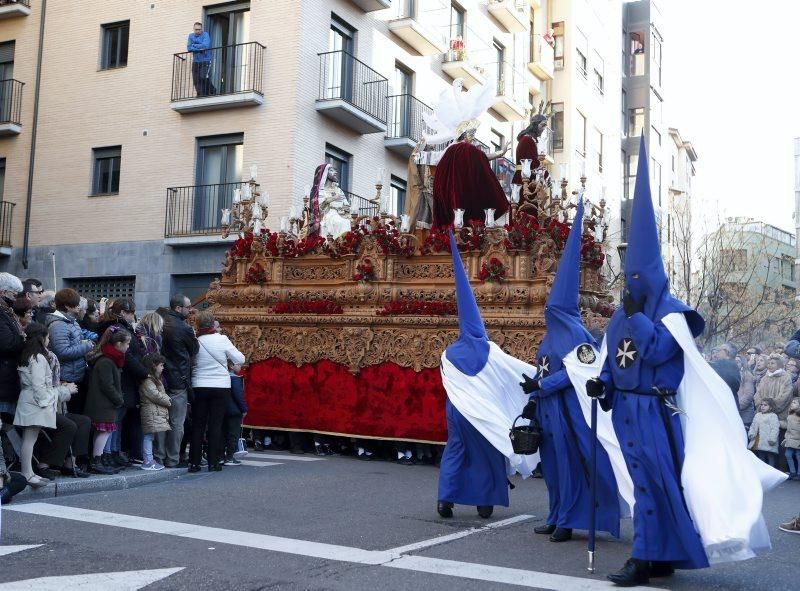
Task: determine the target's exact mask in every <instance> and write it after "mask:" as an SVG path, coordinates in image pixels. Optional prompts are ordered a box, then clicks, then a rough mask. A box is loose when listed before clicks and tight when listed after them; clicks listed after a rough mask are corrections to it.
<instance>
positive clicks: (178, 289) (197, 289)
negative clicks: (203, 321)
mask: <svg viewBox="0 0 800 591" xmlns="http://www.w3.org/2000/svg"><path fill="white" fill-rule="evenodd" d="M217 277H219V275H208V274H205V273H198V274H196V275H195V274H192V275H189V274H187V275H173V276H172V285H171V288H172V289H171V290H170V293H182V294H183V295H185V296H186V297H187V298H189V301H191V302H192V306H193V307H195V308H196V309H197V310H205V309H206V308H208V305H209V303H208V302H207V301H206V299H205V295H206V292H207V291H208V287H209V285H211V282H212V281H214V279H216V278H217Z"/></svg>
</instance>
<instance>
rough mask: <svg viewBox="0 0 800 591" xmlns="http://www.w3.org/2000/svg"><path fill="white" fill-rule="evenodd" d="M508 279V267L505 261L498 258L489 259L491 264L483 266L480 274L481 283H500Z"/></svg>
mask: <svg viewBox="0 0 800 591" xmlns="http://www.w3.org/2000/svg"><path fill="white" fill-rule="evenodd" d="M505 278H506V267H505V265H504V264H503V261H501V260H500V259H498V258H496V257H492V258H490V259H489V263H488V264H487V263H483V265H481V272H480V273H479V274H478V279H480V280H481V281H488V282H489V283H500V282H501V281H503V279H505Z"/></svg>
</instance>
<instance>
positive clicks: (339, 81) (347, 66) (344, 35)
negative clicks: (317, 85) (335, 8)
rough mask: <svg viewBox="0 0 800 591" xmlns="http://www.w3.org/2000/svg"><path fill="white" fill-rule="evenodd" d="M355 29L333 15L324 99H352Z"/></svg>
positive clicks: (329, 34)
mask: <svg viewBox="0 0 800 591" xmlns="http://www.w3.org/2000/svg"><path fill="white" fill-rule="evenodd" d="M355 34H356V32H355V29H353V28H352V27H351V26H350V25H348V24H347V23H345V22H344V21H343V20H341V19H340V18H339V17H337V16H336V15H335V14H332V15H331V28H330V30H329V31H328V54H327V57H326V63H325V74H324V78H325V98H328V99H330V98H340V99H345V100H351V99H352V97H353V86H354V84H353V70H354V63H353V55H354V53H355Z"/></svg>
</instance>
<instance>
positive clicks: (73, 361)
mask: <svg viewBox="0 0 800 591" xmlns="http://www.w3.org/2000/svg"><path fill="white" fill-rule="evenodd" d="M45 325H46V326H47V331H48V332H49V333H50V350H51V351H52V352H53V353H55V354H56V357H58V362H59V363H60V364H61V380H62V381H64V382H74V383H78V382H80V381H82V380H83V376H84V374H85V373H86V354H87V353H88V352H89V351H91V350H92V343H90V342H86V341H84V340H83V330H82V329H81V327H80V325H79V324H78V321H77V320H75V319H74V318H73V317H72V316H70V315H69V314H62V313H61V312H56V313H55V314H48V315H47V319H46V320H45Z"/></svg>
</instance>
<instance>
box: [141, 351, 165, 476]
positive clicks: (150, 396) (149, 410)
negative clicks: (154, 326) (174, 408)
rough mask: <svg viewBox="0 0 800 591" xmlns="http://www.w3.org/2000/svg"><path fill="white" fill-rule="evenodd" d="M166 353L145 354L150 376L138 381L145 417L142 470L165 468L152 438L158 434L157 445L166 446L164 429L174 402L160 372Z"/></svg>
mask: <svg viewBox="0 0 800 591" xmlns="http://www.w3.org/2000/svg"><path fill="white" fill-rule="evenodd" d="M164 361H165V359H164V357H162V356H161V355H158V354H150V355H146V356H145V358H144V360H143V362H144V366H145V368H147V373H148V375H147V377H146V378H145V379H144V380H143V381H142V383H141V384H140V385H139V399H140V401H141V402H140V404H141V406H140V408H139V414H140V415H141V418H142V433H144V438H143V440H142V460H143V463H142V470H150V471H157V470H163V469H164V466H163V465H162V464H159V463H158V462H156V461H155V460H154V459H153V440H154V439H156V438H158V442H157V448H158V449H159V450H163V449H164V444H165V442H166V436H165V433H166V432H167V431H169V430H171V427H170V426H169V407H170V405H171V404H172V403H171V401H170V398H169V396H168V395H167V392H166V390H165V389H164V384H163V383H162V382H161V374H162V373H163V372H164Z"/></svg>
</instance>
